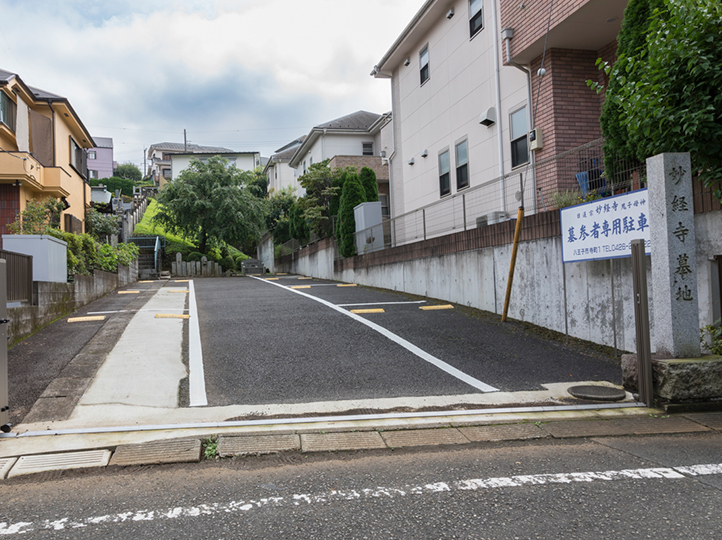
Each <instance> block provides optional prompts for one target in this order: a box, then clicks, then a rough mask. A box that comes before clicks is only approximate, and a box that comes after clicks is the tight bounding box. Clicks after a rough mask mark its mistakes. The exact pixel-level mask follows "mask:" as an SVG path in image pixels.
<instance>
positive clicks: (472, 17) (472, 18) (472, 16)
mask: <svg viewBox="0 0 722 540" xmlns="http://www.w3.org/2000/svg"><path fill="white" fill-rule="evenodd" d="M475 2H478V3H479V9H478V10H475V11H473V12H472V9H473V5H474V3H475ZM477 18H478V24H479V26H478V27H476V28H474V24H475V23H476V22H477ZM483 29H484V0H469V39H471V38H473V37H474V36H475V35H476V34H478V33H479V32H481V31H482V30H483Z"/></svg>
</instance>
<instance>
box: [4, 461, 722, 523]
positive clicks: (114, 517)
mask: <svg viewBox="0 0 722 540" xmlns="http://www.w3.org/2000/svg"><path fill="white" fill-rule="evenodd" d="M721 473H722V464H719V463H713V464H709V465H707V464H705V465H692V466H689V467H653V468H647V469H621V470H607V471H590V472H569V473H547V474H529V475H518V476H502V477H492V478H468V479H463V480H449V481H448V482H439V481H438V480H436V481H432V482H430V483H418V484H415V485H404V484H401V485H398V486H369V487H367V488H357V489H354V488H349V489H331V490H327V491H322V492H317V493H290V494H288V495H284V496H281V497H262V498H257V499H253V498H249V499H243V500H235V501H225V502H218V501H210V500H209V501H208V502H206V503H200V504H196V505H194V506H176V507H165V508H154V509H151V508H144V509H133V510H131V509H129V510H127V511H125V512H122V513H116V514H104V515H96V516H79V517H71V516H64V517H62V518H60V517H57V518H54V519H45V520H37V521H20V520H18V521H15V522H14V523H13V522H9V521H5V522H2V521H0V535H2V536H10V535H17V534H24V533H29V532H32V531H43V530H45V531H47V530H51V531H53V530H54V531H62V530H66V531H69V530H73V529H84V528H86V527H93V526H96V525H106V524H110V523H139V522H150V521H169V520H175V519H192V518H201V519H203V518H208V517H213V516H216V515H220V514H246V513H248V512H251V511H254V510H259V509H261V508H264V507H271V508H281V507H286V508H293V507H297V506H303V507H306V508H308V507H313V506H318V505H326V504H339V503H343V502H344V501H374V500H379V499H381V500H384V501H388V500H391V499H401V498H403V497H414V498H418V497H427V496H434V497H439V496H442V497H443V495H440V494H443V493H449V494H452V495H453V494H455V493H459V492H464V491H481V490H486V491H491V490H498V489H511V488H519V487H528V486H533V488H534V489H543V487H544V486H547V485H550V484H575V483H583V484H590V483H594V482H620V481H621V482H624V481H626V482H634V481H646V482H648V481H650V480H651V481H657V482H660V481H668V480H671V481H677V482H679V481H684V480H688V479H689V478H690V477H695V476H702V475H717V474H721ZM20 519H22V517H21V518H20Z"/></svg>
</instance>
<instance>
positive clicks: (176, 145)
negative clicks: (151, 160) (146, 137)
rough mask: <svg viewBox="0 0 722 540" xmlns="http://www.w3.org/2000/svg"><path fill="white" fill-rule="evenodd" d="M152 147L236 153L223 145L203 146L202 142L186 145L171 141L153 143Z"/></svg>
mask: <svg viewBox="0 0 722 540" xmlns="http://www.w3.org/2000/svg"><path fill="white" fill-rule="evenodd" d="M151 148H155V149H156V150H171V151H174V152H185V153H193V154H224V153H231V154H232V153H234V152H235V151H234V150H231V149H230V148H223V147H221V146H201V145H200V144H190V143H189V144H187V145H184V144H183V143H171V142H162V143H156V144H152V145H151Z"/></svg>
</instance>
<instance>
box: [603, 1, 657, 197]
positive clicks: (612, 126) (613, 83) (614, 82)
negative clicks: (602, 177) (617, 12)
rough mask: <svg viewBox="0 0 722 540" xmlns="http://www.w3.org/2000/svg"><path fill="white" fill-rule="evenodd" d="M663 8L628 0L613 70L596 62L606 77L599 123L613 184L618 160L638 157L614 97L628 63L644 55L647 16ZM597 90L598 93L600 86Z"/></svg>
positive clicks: (644, 2) (648, 2) (606, 163)
mask: <svg viewBox="0 0 722 540" xmlns="http://www.w3.org/2000/svg"><path fill="white" fill-rule="evenodd" d="M662 5H663V0H629V4H627V7H626V9H625V10H624V19H623V21H622V29H621V30H620V32H619V35H618V36H617V61H616V62H615V63H614V66H613V67H610V66H608V65H606V64H603V63H602V62H601V60H598V61H597V63H598V64H599V65H601V66H602V67H603V68H604V69H605V71H606V72H607V74H608V75H609V83H608V85H607V89H606V100H605V102H604V106H603V107H602V114H601V116H600V118H599V123H600V125H601V128H602V134H603V135H604V137H605V141H604V168H605V171H606V173H607V177H608V178H609V179H610V180H611V182H612V183H613V182H615V175H616V173H617V167H618V163H619V162H620V160H634V159H636V158H637V156H636V152H635V150H634V148H633V147H632V145H631V144H630V141H629V136H628V134H627V131H626V129H625V127H624V125H623V119H624V109H623V107H622V104H621V103H619V102H618V100H617V99H615V96H616V95H617V94H618V92H619V91H620V89H621V84H622V80H621V79H622V74H623V73H625V72H626V70H627V66H628V65H629V62H630V61H632V60H634V59H637V58H640V57H641V56H643V51H644V48H645V45H646V42H645V39H646V35H647V32H648V30H649V24H650V17H651V15H652V13H653V12H654V10H655V9H657V8H659V7H661V6H662ZM595 86H596V85H595ZM598 88H599V90H601V87H598ZM645 157H648V156H645Z"/></svg>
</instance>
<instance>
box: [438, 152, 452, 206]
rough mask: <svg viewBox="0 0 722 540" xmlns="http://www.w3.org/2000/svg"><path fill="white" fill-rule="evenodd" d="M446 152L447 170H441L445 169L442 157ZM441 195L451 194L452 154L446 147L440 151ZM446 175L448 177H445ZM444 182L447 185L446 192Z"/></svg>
mask: <svg viewBox="0 0 722 540" xmlns="http://www.w3.org/2000/svg"><path fill="white" fill-rule="evenodd" d="M444 154H446V172H445V173H444V172H441V171H442V170H443V166H442V162H441V158H442V156H443V155H444ZM438 163H439V196H440V197H442V198H443V197H446V196H448V195H451V154H450V153H449V149H448V148H444V149H443V150H441V151H440V152H439V159H438ZM444 177H446V178H444ZM444 183H446V185H447V190H446V192H445V191H444Z"/></svg>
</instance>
